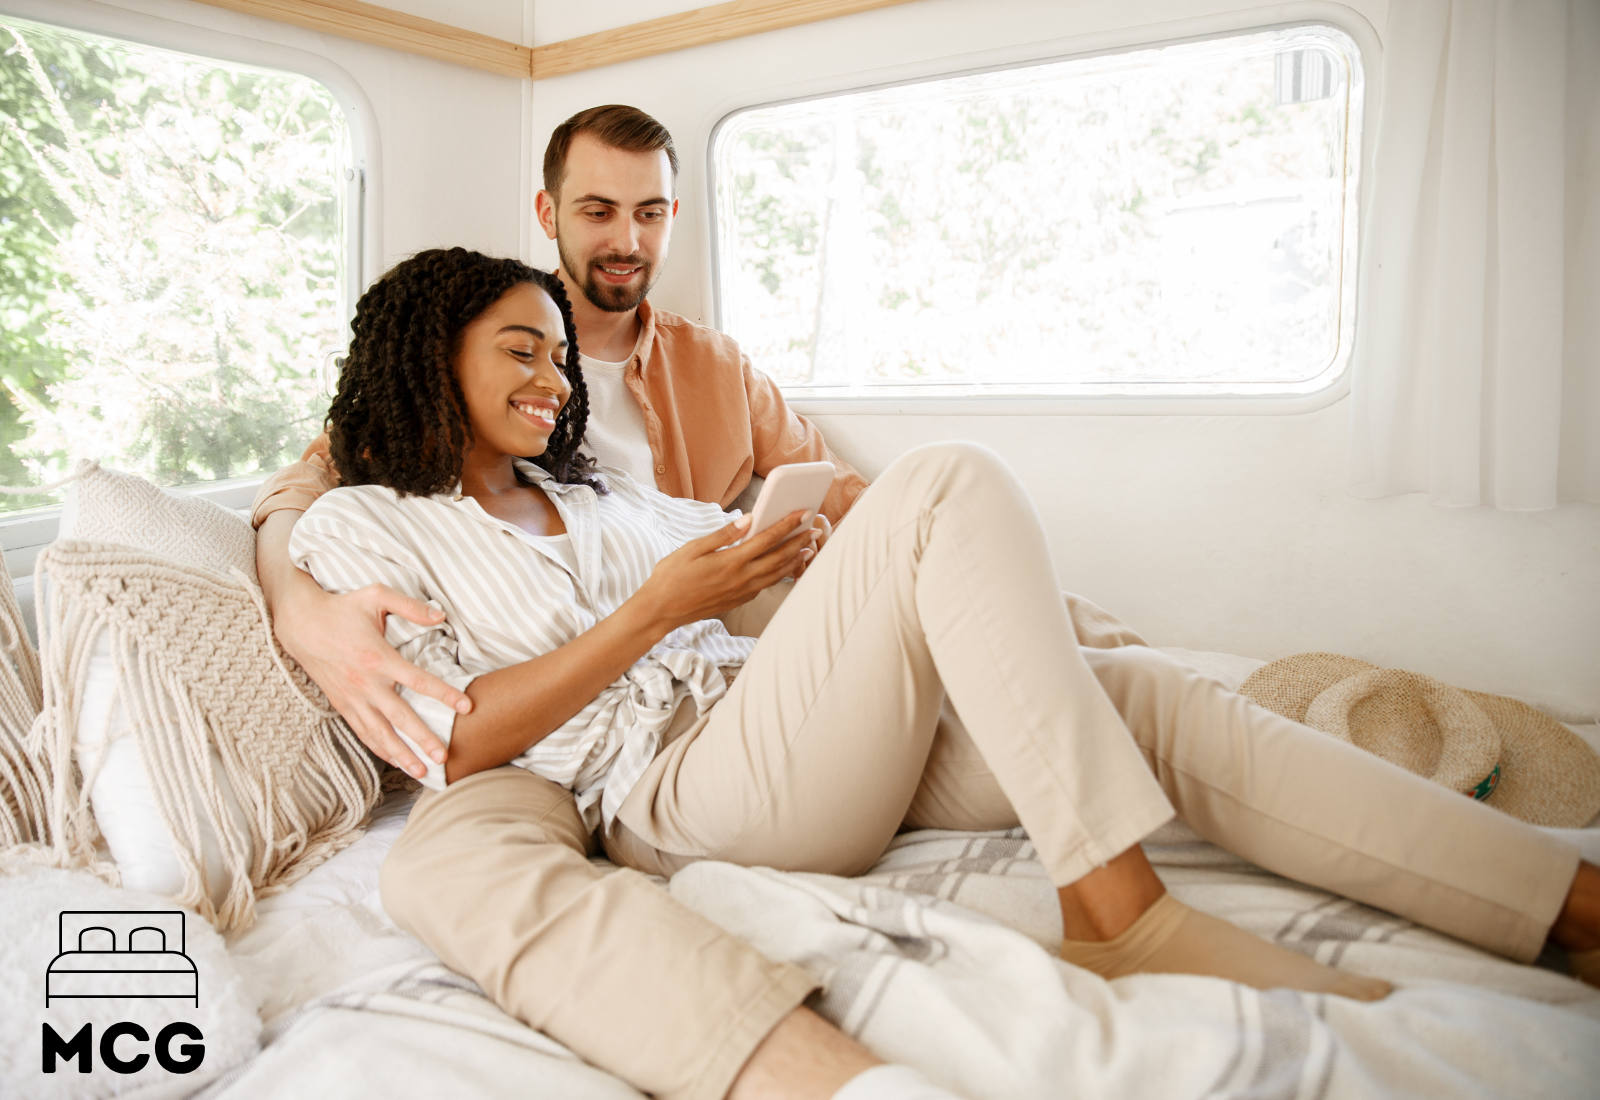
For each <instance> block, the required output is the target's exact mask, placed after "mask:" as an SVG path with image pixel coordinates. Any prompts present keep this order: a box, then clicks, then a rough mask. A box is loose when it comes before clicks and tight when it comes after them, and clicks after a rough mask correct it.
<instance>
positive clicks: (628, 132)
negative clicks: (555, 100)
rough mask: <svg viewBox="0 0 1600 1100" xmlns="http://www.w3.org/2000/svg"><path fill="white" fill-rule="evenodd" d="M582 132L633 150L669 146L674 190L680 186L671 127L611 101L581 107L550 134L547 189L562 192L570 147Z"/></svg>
mask: <svg viewBox="0 0 1600 1100" xmlns="http://www.w3.org/2000/svg"><path fill="white" fill-rule="evenodd" d="M579 134H591V135H593V136H594V137H595V138H597V139H598V140H599V141H600V142H602V143H603V144H605V145H609V146H611V147H612V148H613V149H622V150H625V151H626V152H629V153H653V152H655V151H656V150H657V149H664V150H666V153H667V163H668V164H670V165H672V183H673V190H674V191H676V190H677V183H678V150H677V149H676V148H674V147H673V144H672V135H671V134H669V133H668V132H667V128H666V127H665V126H663V125H661V123H659V122H657V121H656V120H655V119H653V118H651V117H650V116H649V115H647V114H645V113H644V112H643V111H641V110H639V108H637V107H629V106H626V105H624V104H621V103H608V104H606V105H605V106H604V107H590V108H588V109H587V110H583V111H579V112H578V113H577V114H575V115H573V116H572V117H571V118H569V119H567V121H565V122H563V123H562V124H561V125H560V126H557V127H556V128H555V132H554V133H552V134H551V135H550V144H549V145H546V146H545V148H544V189H545V190H546V191H548V192H550V194H552V195H557V194H559V193H560V190H561V181H562V180H563V179H564V178H565V177H566V174H567V150H568V149H570V148H571V147H572V139H573V138H575V137H577V136H578V135H579Z"/></svg>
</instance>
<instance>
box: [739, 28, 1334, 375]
mask: <svg viewBox="0 0 1600 1100" xmlns="http://www.w3.org/2000/svg"><path fill="white" fill-rule="evenodd" d="M1360 88H1361V71H1360V57H1359V54H1358V51H1357V49H1356V46H1355V43H1354V42H1353V41H1352V40H1351V39H1350V38H1349V37H1348V36H1347V35H1345V34H1344V33H1343V32H1341V31H1338V30H1337V29H1335V28H1331V27H1322V26H1313V27H1294V28H1283V29H1278V30H1270V31H1262V32H1257V33H1251V34H1246V35H1236V36H1232V37H1228V38H1224V39H1212V40H1207V41H1202V42H1188V43H1179V44H1173V45H1168V46H1164V47H1159V48H1150V49H1139V50H1133V51H1126V52H1121V53H1116V54H1110V55H1101V56H1095V57H1088V58H1074V59H1071V60H1066V61H1057V62H1050V63H1045V64H1035V65H1029V66H1026V67H1021V68H1010V69H1005V70H999V71H994V72H985V73H976V74H964V75H960V76H953V77H947V78H941V79H937V80H928V81H920V82H917V83H913V84H904V85H898V86H894V87H886V88H877V89H871V90H866V91H857V92H850V93H847V94H842V95H832V96H827V97H823V98H816V99H809V100H804V101H800V102H794V103H785V104H778V105H774V106H767V107H758V108H752V109H748V110H743V111H740V112H737V113H735V114H733V115H731V116H729V117H728V118H727V119H725V120H724V121H723V123H722V124H721V126H720V127H719V128H718V132H717V135H716V137H715V139H714V142H713V149H712V179H713V187H714V201H715V204H716V221H715V225H716V232H715V245H716V265H717V267H716V272H717V278H716V285H717V295H718V297H717V302H718V309H719V313H720V316H719V322H720V324H721V325H722V327H723V328H724V329H726V330H727V331H728V332H730V333H732V334H733V335H735V336H736V337H737V338H738V339H739V341H740V343H741V344H742V345H744V346H745V348H746V349H747V350H748V351H749V352H750V353H751V355H752V356H753V357H754V359H755V361H756V362H757V363H758V364H759V365H760V366H761V367H762V368H763V369H765V370H767V371H768V372H770V373H772V374H773V375H774V376H775V377H776V378H777V379H778V380H779V381H780V382H781V383H783V384H784V385H785V388H786V389H788V390H790V391H791V392H797V393H802V394H804V393H811V394H863V395H871V394H903V393H919V394H931V393H940V392H953V393H973V392H984V393H996V392H998V393H1005V392H1012V393H1067V394H1070V393H1094V392H1112V393H1117V392H1120V393H1208V392H1242V393H1250V392H1305V391H1310V390H1315V389H1319V388H1321V387H1323V386H1325V385H1327V384H1328V383H1329V382H1330V381H1331V380H1332V379H1333V378H1334V377H1335V376H1337V374H1338V373H1339V372H1340V371H1341V370H1342V369H1343V363H1344V360H1345V358H1346V356H1347V355H1348V348H1349V337H1350V326H1351V321H1352V317H1351V307H1352V303H1353V297H1354V264H1353V259H1354V247H1355V197H1356V166H1357V161H1358V151H1359V148H1360V133H1359V129H1360V103H1361V96H1360Z"/></svg>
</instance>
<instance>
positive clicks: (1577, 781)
mask: <svg viewBox="0 0 1600 1100" xmlns="http://www.w3.org/2000/svg"><path fill="white" fill-rule="evenodd" d="M1378 667H1379V666H1377V665H1374V664H1371V663H1369V662H1367V661H1363V660H1359V659H1358V658H1355V657H1346V656H1344V655H1342V654H1338V653H1296V654H1294V655H1292V656H1289V657H1281V658H1279V659H1278V660H1276V661H1269V662H1267V663H1266V664H1264V665H1262V666H1261V667H1260V668H1258V669H1256V670H1255V672H1253V673H1251V674H1250V675H1249V676H1248V677H1247V678H1246V679H1245V681H1244V683H1242V684H1240V685H1239V694H1241V695H1243V696H1245V697H1246V698H1248V699H1250V700H1251V701H1252V702H1254V703H1256V704H1257V705H1258V706H1262V707H1265V708H1266V709H1267V710H1270V711H1272V712H1274V713H1275V714H1281V715H1282V716H1283V717H1285V718H1288V719H1291V720H1293V721H1295V722H1300V723H1304V722H1305V720H1306V711H1307V710H1308V709H1309V708H1310V706H1311V702H1312V700H1313V699H1315V698H1316V697H1317V696H1318V695H1321V694H1322V693H1323V692H1324V691H1325V690H1327V689H1328V688H1330V687H1332V686H1333V685H1334V684H1336V683H1338V682H1339V681H1340V680H1343V679H1344V678H1345V677H1347V676H1354V675H1356V674H1357V673H1362V672H1370V671H1372V670H1374V669H1376V668H1378ZM1465 694H1466V696H1467V697H1468V698H1469V699H1471V700H1472V701H1473V703H1475V704H1476V705H1477V706H1479V707H1480V708H1482V709H1483V711H1484V713H1485V714H1487V715H1488V716H1489V720H1490V721H1491V722H1493V723H1494V726H1495V729H1496V730H1497V731H1498V732H1499V734H1500V738H1501V754H1500V779H1499V783H1498V784H1497V785H1496V787H1495V790H1494V793H1493V794H1492V795H1490V796H1489V798H1488V799H1487V801H1486V802H1485V805H1489V806H1493V807H1494V808H1495V809H1497V810H1499V811H1501V812H1502V813H1505V814H1509V815H1510V816H1512V817H1515V818H1519V819H1520V820H1522V821H1526V822H1528V823H1530V824H1533V825H1543V826H1547V827H1550V828H1560V829H1580V828H1583V827H1584V826H1586V825H1588V824H1589V822H1591V821H1593V820H1594V818H1595V815H1596V814H1600V753H1597V752H1596V751H1595V750H1594V749H1593V748H1592V747H1590V745H1589V743H1588V742H1586V741H1585V740H1584V739H1583V738H1581V737H1579V736H1578V735H1577V734H1576V733H1573V732H1572V730H1570V729H1568V728H1567V727H1566V726H1564V725H1562V724H1561V723H1560V722H1558V721H1556V720H1555V719H1554V718H1551V717H1550V716H1549V715H1548V714H1544V713H1542V712H1540V711H1538V710H1535V709H1534V708H1533V707H1531V706H1529V705H1528V704H1527V703H1524V702H1521V701H1519V700H1517V699H1511V698H1507V697H1506V696H1504V695H1490V694H1488V693H1486V692H1481V691H1467V692H1465Z"/></svg>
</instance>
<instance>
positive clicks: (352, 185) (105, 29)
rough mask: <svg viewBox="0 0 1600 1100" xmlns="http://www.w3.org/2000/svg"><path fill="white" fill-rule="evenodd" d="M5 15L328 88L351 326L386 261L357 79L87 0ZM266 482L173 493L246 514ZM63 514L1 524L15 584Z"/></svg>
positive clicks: (368, 116)
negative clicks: (341, 123)
mask: <svg viewBox="0 0 1600 1100" xmlns="http://www.w3.org/2000/svg"><path fill="white" fill-rule="evenodd" d="M0 14H3V15H6V16H10V17H12V18H16V19H26V20H30V21H32V22H35V23H42V24H46V25H50V26H54V27H59V28H61V29H62V30H68V31H78V32H81V33H84V34H93V35H100V36H102V37H106V38H117V39H121V40H122V41H124V42H129V43H132V44H134V45H139V46H148V47H151V48H152V49H161V50H171V51H174V52H177V53H183V54H188V55H190V56H192V57H198V58H201V59H204V60H211V61H217V62H220V63H222V64H233V65H246V66H252V67H255V68H261V69H275V70H277V71H279V72H286V73H292V74H294V75H297V76H303V77H307V78H309V79H311V80H315V81H317V82H318V83H319V84H321V85H322V86H323V87H324V88H326V89H327V90H328V93H329V94H330V95H332V96H333V99H334V102H335V103H336V104H337V105H338V107H339V109H340V110H341V111H343V112H344V116H345V123H346V125H347V126H348V127H349V131H350V155H351V159H352V169H351V171H350V174H349V175H348V177H347V178H346V180H345V209H346V211H347V217H348V220H349V225H350V230H351V231H350V233H349V235H348V237H347V239H346V240H345V242H344V255H345V270H346V272H347V275H346V279H345V288H344V295H343V298H344V301H343V302H342V303H341V304H342V306H343V311H344V321H345V324H346V325H347V326H348V324H349V322H350V319H351V318H352V317H354V316H355V307H356V302H357V301H358V300H359V298H360V296H361V292H362V291H363V290H364V289H365V287H366V285H367V284H368V283H369V282H370V281H371V280H372V278H373V277H374V275H375V274H376V271H377V267H378V257H380V256H381V255H382V241H381V240H380V233H379V229H380V226H379V221H378V217H377V213H378V211H379V210H380V209H381V205H380V198H381V195H380V194H379V184H378V177H379V172H378V166H379V149H378V124H377V115H376V114H375V112H374V111H373V108H372V104H371V102H370V101H369V100H368V99H367V96H366V93H365V92H364V91H362V89H361V86H360V84H358V83H357V82H356V80H355V78H354V77H352V76H351V75H350V74H349V73H348V72H346V71H345V70H344V69H343V68H341V67H339V66H338V65H337V64H335V63H334V62H333V61H330V60H329V59H328V58H326V57H322V56H320V55H318V54H314V53H310V52H307V51H305V50H301V49H296V48H295V47H292V46H285V45H283V44H281V43H278V42H272V41H262V40H257V39H253V38H246V37H244V36H242V35H239V34H234V33H230V32H227V31H221V30H216V29H213V28H210V27H201V26H195V25H192V24H188V23H178V22H174V21H172V20H169V19H162V18H159V17H155V16H150V15H145V14H143V13H140V12H133V11H127V10H123V9H117V8H109V7H105V6H102V5H99V4H91V3H84V2H82V0H0ZM267 476H268V475H267V474H252V475H250V476H247V477H239V478H231V479H229V480H227V481H221V482H215V483H204V484H202V485H200V486H196V487H186V486H177V487H175V489H174V491H176V492H181V493H188V494H190V495H193V496H197V497H202V498H204V499H207V500H211V501H214V502H215V503H217V504H220V505H222V506H223V507H225V508H229V509H233V510H235V511H243V510H245V509H247V508H249V506H250V503H251V501H252V500H253V499H254V497H255V492H256V489H257V488H258V487H259V486H260V485H261V483H262V482H263V481H265V480H266V478H267ZM61 509H62V505H61V504H56V505H54V506H53V507H49V508H37V509H31V510H29V511H27V512H23V513H20V514H17V515H11V516H4V517H0V549H3V551H4V555H5V562H6V567H7V569H8V571H9V573H10V575H11V576H13V577H21V576H26V575H28V574H31V573H32V571H33V564H34V560H35V559H36V558H37V557H38V555H39V552H40V551H41V550H43V549H44V548H45V547H46V546H48V545H49V544H50V543H51V542H52V541H54V539H55V537H56V534H57V532H58V531H59V530H60V526H61ZM19 595H21V592H20V591H19Z"/></svg>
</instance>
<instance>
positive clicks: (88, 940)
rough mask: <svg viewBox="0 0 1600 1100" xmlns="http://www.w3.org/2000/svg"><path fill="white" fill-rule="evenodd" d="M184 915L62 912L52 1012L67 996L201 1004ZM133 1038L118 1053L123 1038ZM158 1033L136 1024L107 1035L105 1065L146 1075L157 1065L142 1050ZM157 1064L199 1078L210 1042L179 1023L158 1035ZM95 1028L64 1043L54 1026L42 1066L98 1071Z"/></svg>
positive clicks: (49, 994) (48, 987) (119, 1025)
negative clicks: (63, 1065) (188, 952)
mask: <svg viewBox="0 0 1600 1100" xmlns="http://www.w3.org/2000/svg"><path fill="white" fill-rule="evenodd" d="M184 917H185V914H184V913H183V911H182V910H177V909H172V910H162V911H156V912H149V911H141V910H100V911H84V910H66V911H64V912H62V913H61V915H60V929H59V931H60V942H59V949H58V954H57V955H56V957H55V958H54V959H52V960H50V966H49V968H48V969H47V970H46V971H45V987H44V988H45V992H44V1003H45V1007H47V1008H48V1007H49V1006H50V1004H51V1003H52V1002H54V1001H61V1000H65V999H67V998H93V999H101V1000H104V999H122V998H151V999H163V1000H178V1001H188V1002H189V1003H191V1004H193V1005H194V1006H195V1007H199V1004H200V982H199V974H198V973H197V972H196V970H195V965H194V960H192V959H190V958H189V956H188V955H186V954H185V953H184V931H185V929H184ZM124 1039H126V1040H129V1041H130V1042H128V1043H124V1044H123V1050H124V1051H128V1050H130V1049H131V1050H132V1053H122V1052H119V1050H118V1041H119V1040H124ZM149 1042H150V1033H149V1031H147V1030H146V1029H145V1028H144V1027H143V1026H141V1025H140V1024H138V1023H135V1022H133V1021H131V1020H122V1021H119V1022H116V1023H113V1024H110V1025H108V1026H106V1027H104V1028H102V1029H101V1032H100V1043H99V1052H100V1061H101V1063H102V1064H103V1065H104V1066H106V1067H107V1068H108V1069H110V1070H112V1071H113V1072H115V1073H138V1072H139V1071H140V1070H141V1069H143V1068H144V1067H145V1066H146V1065H147V1064H148V1063H149V1061H150V1054H148V1053H146V1052H145V1051H143V1050H141V1049H139V1046H140V1045H142V1044H145V1043H149ZM153 1047H154V1054H155V1059H156V1063H157V1064H158V1065H159V1066H160V1067H161V1068H162V1069H164V1070H166V1071H167V1072H169V1073H192V1072H193V1071H194V1070H196V1069H198V1068H199V1067H200V1063H201V1062H203V1061H205V1056H206V1047H205V1037H204V1036H203V1035H201V1033H200V1029H199V1028H198V1027H196V1026H195V1025H194V1024H191V1023H187V1022H184V1021H182V1020H178V1021H174V1022H172V1023H169V1024H167V1025H166V1026H165V1027H163V1028H161V1029H160V1031H158V1032H157V1033H156V1037H155V1042H154V1044H153ZM94 1055H95V1041H94V1023H93V1022H92V1021H91V1022H86V1023H85V1024H84V1025H83V1026H82V1027H80V1028H79V1029H78V1030H77V1031H76V1032H74V1033H73V1035H72V1036H71V1038H62V1036H61V1035H59V1034H58V1033H57V1032H56V1030H55V1028H53V1027H51V1026H50V1024H49V1022H48V1021H47V1022H46V1023H45V1024H44V1025H43V1032H42V1034H41V1036H40V1050H39V1062H40V1065H39V1068H40V1070H41V1071H42V1072H44V1073H55V1072H56V1068H57V1065H58V1064H59V1063H61V1062H62V1061H66V1062H68V1063H72V1062H76V1064H77V1071H78V1072H79V1073H89V1072H92V1071H93V1069H94Z"/></svg>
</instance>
